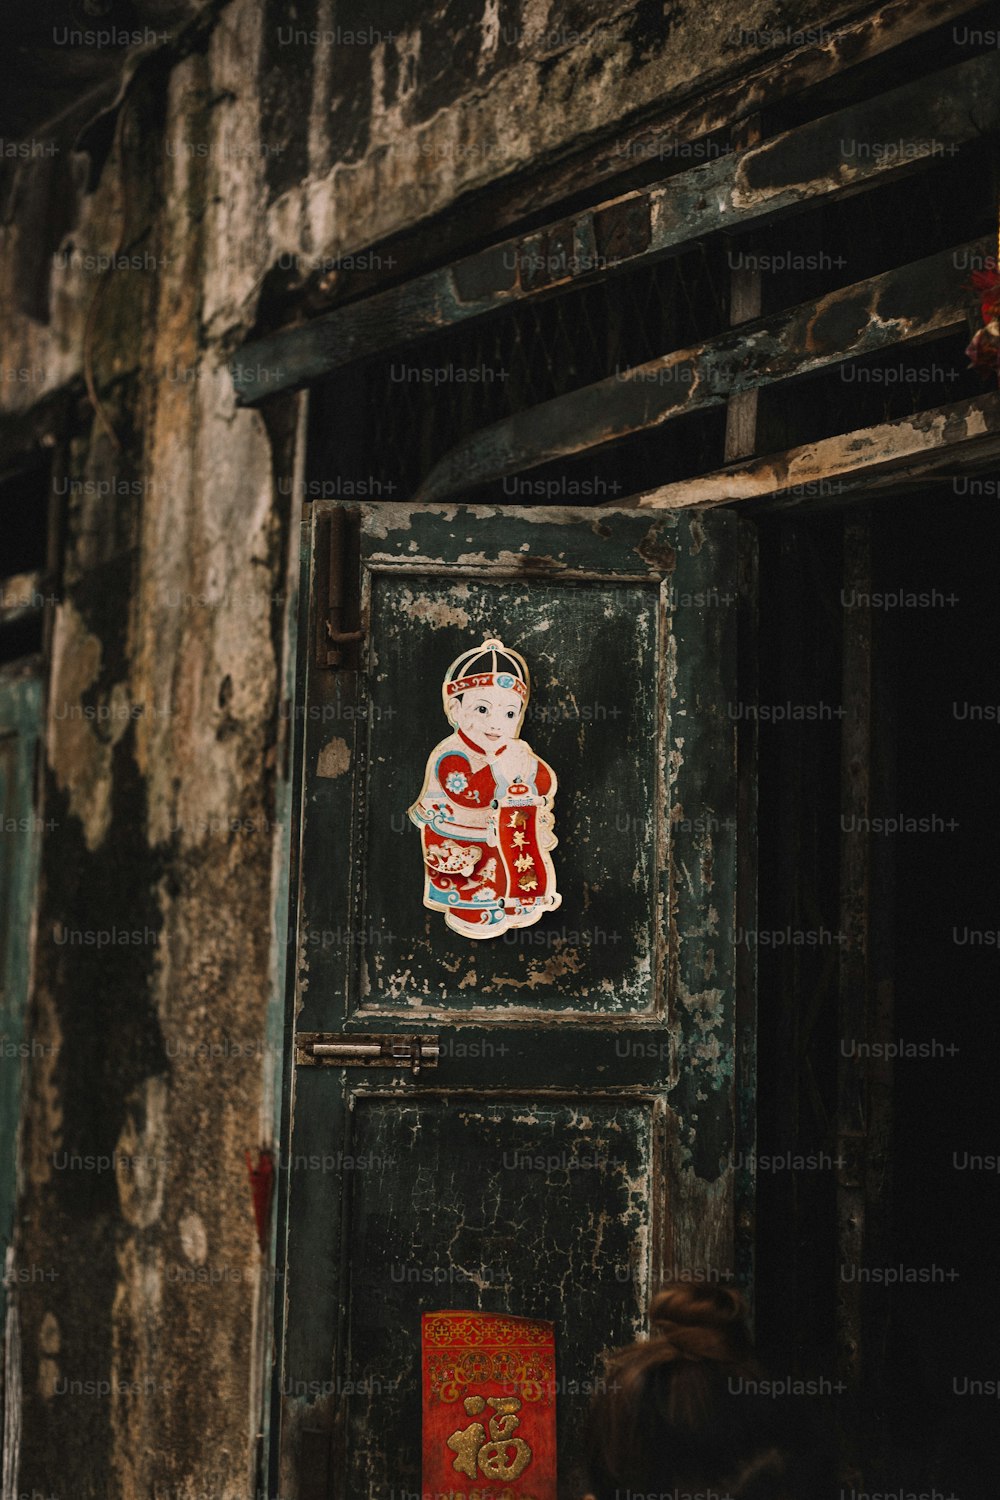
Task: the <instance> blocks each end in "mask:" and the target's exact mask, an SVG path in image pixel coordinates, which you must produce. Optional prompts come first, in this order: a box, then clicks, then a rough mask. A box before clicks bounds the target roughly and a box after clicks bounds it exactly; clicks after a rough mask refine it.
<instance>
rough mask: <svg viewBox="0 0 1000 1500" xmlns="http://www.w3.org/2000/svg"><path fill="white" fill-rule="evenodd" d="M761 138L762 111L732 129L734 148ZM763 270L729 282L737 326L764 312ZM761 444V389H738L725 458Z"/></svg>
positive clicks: (745, 271)
mask: <svg viewBox="0 0 1000 1500" xmlns="http://www.w3.org/2000/svg"><path fill="white" fill-rule="evenodd" d="M760 138H761V119H760V115H759V114H755V115H748V116H747V118H746V119H745V120H741V121H740V122H739V124H738V125H737V126H736V128H735V129H734V130H733V133H732V144H733V150H734V151H746V149H747V148H748V147H749V146H756V144H757V142H758V141H759V140H760ZM761 306H762V299H761V276H760V271H759V270H757V269H756V267H754V268H748V267H745V266H735V267H734V268H733V270H732V272H731V280H730V284H729V323H730V326H731V327H733V328H735V327H736V326H737V324H739V323H747V322H749V321H750V320H751V319H752V318H759V317H760V314H761ZM756 446H757V391H756V390H751V391H737V392H735V394H734V395H732V396H730V398H729V406H728V409H727V411H726V448H725V461H726V463H727V464H728V463H732V462H733V460H734V459H737V458H747V457H748V456H749V455H750V454H751V453H753V451H754V449H755V448H756Z"/></svg>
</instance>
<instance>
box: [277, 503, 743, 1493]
mask: <svg viewBox="0 0 1000 1500" xmlns="http://www.w3.org/2000/svg"><path fill="white" fill-rule="evenodd" d="M741 524H742V523H738V522H737V521H736V519H735V518H734V517H732V516H728V515H722V514H714V515H696V514H694V513H673V514H651V513H647V512H641V511H637V510H635V511H619V512H615V511H608V510H603V509H601V510H576V511H572V510H544V509H534V510H532V509H529V508H513V507H512V508H487V507H482V508H468V507H460V506H449V507H440V506H439V507H435V506H396V505H385V504H382V505H378V504H371V505H366V506H362V507H360V508H359V507H357V506H354V507H351V508H343V507H340V506H338V505H328V504H318V505H317V506H316V507H315V508H314V511H313V514H312V518H311V521H310V523H309V524H308V526H307V528H306V534H305V541H304V551H303V561H304V573H303V590H304V600H305V606H304V611H303V616H302V618H303V622H304V628H303V629H302V630H301V631H300V637H301V641H302V660H301V674H300V683H299V692H298V701H297V703H296V705H295V714H296V717H297V719H298V722H299V726H300V730H301V733H300V738H299V752H298V753H299V755H300V757H301V759H300V768H301V775H300V789H299V793H300V803H301V805H300V808H299V818H300V830H301V835H300V839H299V848H298V857H297V868H296V870H295V871H294V873H293V888H294V891H295V893H296V905H297V928H296V931H295V934H294V941H295V942H296V943H297V966H296V967H297V977H296V983H295V994H294V1006H293V1010H294V1021H293V1022H291V1023H290V1025H291V1028H292V1032H293V1035H292V1036H291V1038H290V1042H291V1047H292V1051H293V1054H294V1058H295V1064H294V1067H293V1068H292V1069H291V1089H290V1098H289V1115H288V1121H289V1124H288V1135H287V1137H286V1142H285V1145H284V1150H283V1153H282V1155H283V1167H284V1172H283V1174H282V1198H281V1210H282V1219H281V1222H282V1224H283V1225H284V1231H285V1238H284V1243H283V1246H282V1250H281V1252H280V1255H281V1257H282V1258H281V1260H280V1264H279V1274H282V1273H283V1277H284V1297H283V1298H282V1299H279V1302H280V1308H279V1339H278V1349H279V1355H278V1357H279V1361H280V1368H279V1370H278V1372H277V1377H276V1381H275V1401H274V1405H273V1408H272V1416H273V1419H274V1421H273V1425H274V1426H276V1427H277V1428H279V1429H280V1443H279V1446H280V1461H279V1462H278V1464H277V1466H276V1469H275V1471H274V1473H273V1476H272V1478H273V1480H274V1481H275V1482H276V1483H277V1485H278V1492H279V1493H280V1494H281V1495H282V1496H295V1497H298V1500H306V1497H311V1496H326V1495H337V1496H341V1495H342V1496H346V1497H351V1500H354V1497H362V1496H364V1497H368V1496H371V1497H382V1500H401V1497H402V1495H403V1494H404V1493H410V1494H415V1493H417V1492H418V1491H419V1490H420V1488H421V1484H420V1415H421V1393H420V1364H419V1361H420V1314H421V1312H422V1310H425V1309H433V1308H478V1309H482V1310H484V1311H507V1312H510V1313H516V1314H523V1315H528V1316H533V1317H542V1318H548V1319H551V1320H553V1322H554V1323H555V1325H556V1340H557V1381H558V1437H559V1463H560V1494H561V1495H565V1496H567V1497H568V1496H572V1495H579V1494H580V1493H581V1489H580V1485H581V1479H582V1476H581V1474H580V1472H579V1464H578V1459H579V1451H580V1442H581V1424H582V1421H583V1418H584V1416H585V1412H586V1406H587V1402H588V1399H589V1396H590V1393H591V1391H592V1390H593V1389H594V1386H595V1382H596V1381H597V1380H598V1379H599V1377H600V1369H599V1355H600V1352H601V1350H602V1349H604V1348H606V1347H609V1346H614V1345H617V1344H621V1343H624V1342H627V1341H629V1340H630V1339H631V1338H632V1337H634V1335H635V1334H636V1333H637V1332H638V1331H640V1330H641V1328H642V1324H643V1316H644V1311H645V1306H646V1302H647V1299H648V1294H649V1291H650V1289H651V1288H653V1287H655V1285H656V1283H657V1282H658V1281H659V1280H661V1279H662V1278H664V1277H666V1276H669V1275H672V1274H680V1275H682V1276H690V1277H692V1278H698V1277H705V1278H713V1279H722V1278H727V1277H729V1276H731V1275H733V1274H734V1272H735V1273H736V1274H737V1275H740V1274H741V1272H742V1271H743V1270H745V1267H741V1266H739V1265H738V1260H739V1257H740V1255H741V1254H742V1253H743V1251H742V1249H741V1245H740V1243H739V1242H740V1237H741V1235H742V1237H743V1240H744V1241H745V1240H746V1238H747V1236H748V1234H749V1233H750V1230H751V1226H750V1223H749V1220H748V1218H747V1214H746V1210H747V1209H748V1199H747V1191H746V1190H747V1186H748V1185H747V1183H746V1182H743V1183H742V1184H741V1183H740V1182H739V1181H737V1180H736V1174H735V1173H734V1152H735V1151H736V1149H737V1148H738V1146H739V1144H740V1142H741V1140H743V1138H742V1137H739V1130H740V1129H741V1128H742V1129H747V1128H748V1121H749V1119H750V1117H751V1113H752V1111H748V1110H747V1108H746V1100H747V1098H748V1097H749V1095H748V1094H747V1093H746V1091H745V1090H744V1091H743V1100H742V1107H743V1125H742V1127H741V1126H740V1124H739V1120H738V1117H739V1114H740V1102H739V1097H738V1096H739V1095H740V1090H739V1089H738V1088H737V1084H738V1081H739V1080H738V1079H737V1075H736V1066H737V1061H736V1060H737V1054H738V1048H737V1045H736V1042H737V1029H738V1027H739V1026H740V1025H742V1024H743V1023H744V1020H745V1016H746V1014H748V1012H745V1007H746V1004H747V1002H748V1000H749V994H748V992H747V985H748V982H749V981H748V976H747V975H744V976H743V979H742V980H740V978H739V976H738V975H737V970H736V951H737V950H736V937H737V923H738V922H740V921H745V920H746V909H745V908H744V909H743V910H742V915H741V908H740V902H741V901H742V900H744V896H743V894H742V893H741V888H740V884H739V882H738V880H737V867H738V857H739V855H740V851H741V839H742V837H743V834H744V829H743V827H742V826H741V814H740V806H741V802H740V798H739V796H738V787H739V774H740V773H739V766H738V740H739V735H740V728H741V725H742V724H743V723H744V722H745V720H744V719H743V716H742V713H741V711H740V710H739V708H738V705H739V701H740V700H739V691H740V688H739V682H738V679H737V647H738V638H739V634H740V628H739V627H740V617H741V609H742V603H741V600H742V599H743V597H744V595H745V590H743V589H741V578H740V572H741V555H743V556H744V562H745V553H744V552H743V549H742V548H741V537H740V526H741ZM328 627H329V628H328ZM355 629H356V630H360V631H361V632H362V638H361V640H360V642H358V643H356V644H354V643H351V642H350V641H347V642H346V643H344V644H341V645H339V646H337V645H334V646H333V647H331V636H330V631H331V630H332V631H333V632H334V633H335V634H341V635H346V636H350V635H351V633H352V631H353V630H355ZM491 636H492V637H499V638H501V639H503V641H504V642H505V644H507V645H509V646H512V647H515V648H516V649H517V650H519V651H520V652H522V653H523V655H524V656H525V658H526V659H527V661H528V664H529V667H530V669H531V671H532V674H533V691H532V697H531V702H530V705H529V709H528V712H527V716H526V719H525V723H524V727H523V731H522V735H523V738H524V739H526V740H528V742H529V743H530V745H531V746H532V748H533V750H535V751H536V752H537V753H538V754H540V755H541V756H542V757H544V759H545V760H547V761H548V763H549V764H550V765H551V766H552V767H553V768H554V769H555V771H556V773H557V776H558V781H559V786H558V794H557V797H556V804H555V817H556V825H555V831H556V834H557V836H558V840H559V842H558V846H557V848H556V849H555V851H554V853H553V858H554V861H555V865H556V869H557V873H558V880H559V887H560V890H561V892H562V905H561V907H560V908H559V909H558V910H557V911H554V912H551V913H549V914H547V915H546V916H544V917H543V918H542V919H541V921H540V922H538V924H537V925H535V926H530V927H526V928H523V929H520V930H518V931H509V932H506V933H504V934H503V935H502V936H501V937H498V938H492V939H488V940H483V941H472V940H470V939H469V938H467V937H466V936H464V934H460V933H456V932H454V931H452V930H450V929H449V928H448V927H447V926H446V925H445V923H444V921H443V920H442V918H441V916H440V915H438V914H437V913H436V912H432V911H430V910H428V909H426V908H425V907H424V905H423V901H422V897H423V867H422V860H421V851H420V837H419V833H418V830H417V829H416V828H414V826H413V825H412V824H411V823H410V821H409V820H408V818H407V815H406V810H407V808H408V806H409V805H410V804H411V803H412V802H414V801H415V800H416V798H417V796H418V794H419V792H420V790H421V785H422V781H423V774H424V766H425V762H426V759H427V756H428V753H429V752H430V750H431V749H432V747H433V746H434V745H435V744H436V743H437V742H438V741H439V740H441V739H442V738H443V737H444V736H445V735H446V734H447V733H448V730H449V726H448V724H447V723H446V721H445V718H444V715H443V713H442V705H441V682H442V678H443V676H444V673H445V670H446V668H447V667H448V666H449V664H450V663H451V662H452V661H453V659H454V658H455V657H457V656H458V655H459V653H460V652H461V651H462V650H463V649H464V648H466V647H471V646H475V645H478V644H479V643H480V642H481V641H482V640H483V639H484V638H486V637H491ZM338 658H339V661H338ZM741 984H742V986H743V988H742V991H741V993H740V996H739V1003H738V993H737V992H738V990H739V989H740V985H741ZM741 1007H743V1008H744V1009H743V1010H741ZM384 1039H389V1040H390V1045H391V1044H394V1045H395V1049H396V1051H397V1053H398V1054H399V1055H398V1057H397V1058H396V1059H395V1061H393V1059H392V1058H384V1057H382V1058H380V1060H379V1064H378V1065H377V1066H371V1065H369V1064H368V1063H366V1060H365V1053H364V1052H363V1051H359V1053H358V1054H357V1055H356V1056H355V1057H353V1058H351V1059H350V1062H349V1064H345V1061H344V1058H345V1054H344V1051H343V1049H344V1048H345V1047H352V1046H360V1047H361V1048H369V1049H372V1050H371V1052H370V1054H369V1055H371V1056H374V1054H375V1052H377V1050H378V1047H379V1046H380V1045H381V1044H382V1042H383V1040H384ZM421 1039H422V1048H423V1051H422V1058H423V1060H422V1063H421V1066H420V1068H419V1070H418V1071H416V1072H415V1071H414V1070H413V1067H412V1061H411V1059H412V1057H413V1055H414V1054H417V1055H418V1056H419V1055H420V1047H421ZM324 1048H326V1049H327V1050H326V1051H324ZM348 1056H349V1054H348ZM740 1059H741V1063H742V1054H740ZM387 1064H388V1065H387ZM743 1144H746V1142H745V1141H743ZM744 1200H746V1201H744ZM456 1477H460V1476H456Z"/></svg>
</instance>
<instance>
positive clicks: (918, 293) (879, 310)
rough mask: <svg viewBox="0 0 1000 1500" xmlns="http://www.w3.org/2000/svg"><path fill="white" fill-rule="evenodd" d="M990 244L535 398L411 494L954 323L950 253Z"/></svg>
mask: <svg viewBox="0 0 1000 1500" xmlns="http://www.w3.org/2000/svg"><path fill="white" fill-rule="evenodd" d="M991 243H992V242H991V240H989V239H987V238H984V239H982V240H976V241H974V242H973V243H971V244H969V245H963V246H961V247H958V248H952V249H950V250H942V251H938V253H937V254H935V255H929V256H926V257H925V258H924V259H923V260H919V261H914V262H912V263H911V264H909V265H906V266H900V267H897V268H895V269H893V270H891V271H885V272H883V273H882V275H880V276H873V277H870V278H869V279H867V280H865V281H859V282H856V283H854V284H853V285H852V286H847V287H838V288H837V289H836V290H835V291H832V292H827V293H826V294H825V295H824V296H822V297H818V298H816V299H815V300H814V301H811V302H806V303H803V304H802V305H801V306H799V307H794V308H786V309H784V310H783V311H782V312H780V313H775V314H772V315H771V316H769V317H767V318H761V319H758V320H756V321H755V322H753V323H743V324H740V325H739V326H738V327H734V328H731V329H727V330H726V332H725V333H722V334H719V335H717V336H716V337H715V338H714V339H710V340H708V341H707V342H706V343H704V344H702V345H699V346H697V347H695V348H690V349H679V350H674V351H673V352H671V353H670V354H665V355H662V356H660V357H659V358H657V359H653V360H649V361H648V362H647V363H645V364H642V365H637V366H635V367H634V368H633V369H630V370H625V371H622V372H621V373H620V374H616V375H612V376H609V377H608V378H607V379H605V380H600V381H597V382H596V383H595V384H593V385H588V386H583V387H581V388H580V389H579V390H576V391H570V392H568V393H567V394H566V395H565V396H556V397H554V398H553V399H552V400H551V401H543V402H540V403H539V405H537V406H533V407H530V408H529V409H528V410H527V411H523V412H518V413H516V414H515V415H514V416H513V417H507V418H505V419H504V420H503V421H502V422H496V423H494V424H493V425H492V426H490V427H486V428H483V429H482V430H480V431H479V432H475V433H473V434H472V435H471V436H470V437H468V438H466V439H464V440H463V441H462V442H459V443H457V444H456V445H455V447H454V448H452V449H450V450H449V452H448V453H447V454H446V455H445V456H444V458H443V459H442V460H441V461H440V463H438V464H437V465H436V466H435V467H434V468H433V469H432V470H431V472H430V474H428V476H427V478H426V479H425V480H424V482H423V484H422V485H421V487H420V490H419V491H418V493H417V495H416V497H415V498H417V499H418V500H425V501H432V500H444V499H448V498H450V497H451V496H453V495H459V494H461V493H462V492H463V491H464V492H466V493H468V491H469V490H470V489H473V488H475V487H476V486H477V485H480V484H484V483H488V482H490V481H494V480H498V479H502V478H504V477H506V476H507V475H509V474H516V473H521V472H523V471H524V470H526V469H531V468H536V467H537V466H538V465H539V464H543V463H550V462H551V461H553V460H555V459H566V458H572V457H575V456H576V455H578V454H581V453H585V452H592V451H594V450H596V449H599V448H602V447H604V446H606V445H607V444H608V443H614V442H619V441H620V440H621V439H622V438H625V437H630V436H633V435H634V434H636V433H639V432H645V431H648V430H650V429H651V428H654V427H659V426H661V425H662V424H663V423H665V422H668V421H672V420H673V419H675V418H677V417H681V416H685V415H689V414H690V413H692V412H696V411H706V410H708V409H709V408H711V407H716V406H721V405H724V404H725V403H726V402H727V400H730V398H731V397H732V396H733V395H734V394H737V393H741V392H747V391H756V390H757V389H759V388H760V387H761V386H764V385H769V384H771V383H772V382H773V381H776V380H788V379H790V378H792V377H794V376H802V375H808V374H811V373H814V372H815V371H817V370H820V369H823V368H824V367H826V366H829V365H833V364H839V363H841V362H842V361H843V360H845V359H849V358H852V357H856V356H858V355H863V354H872V353H875V352H878V351H880V350H885V349H888V348H892V347H893V346H894V345H897V344H901V343H904V342H911V341H913V340H918V339H926V338H931V337H934V336H940V335H943V334H945V333H947V332H948V331H949V330H951V329H955V328H961V327H963V326H964V324H965V321H966V313H967V304H968V300H969V299H968V294H967V292H966V291H965V289H964V288H963V286H962V285H961V282H960V281H959V278H958V276H957V273H956V271H955V265H956V263H957V259H958V256H959V255H960V254H961V255H964V256H966V257H968V258H969V263H971V264H975V263H976V262H975V260H973V259H972V257H974V256H985V255H987V254H988V253H989V251H990V248H991ZM904 310H905V311H904Z"/></svg>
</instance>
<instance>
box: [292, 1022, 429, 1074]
mask: <svg viewBox="0 0 1000 1500" xmlns="http://www.w3.org/2000/svg"><path fill="white" fill-rule="evenodd" d="M440 1055H441V1046H440V1042H439V1040H438V1038H437V1037H436V1036H398V1035H394V1036H358V1035H357V1034H355V1033H353V1032H333V1031H303V1032H300V1033H299V1035H298V1036H297V1037H296V1039H295V1061H296V1062H297V1063H298V1064H299V1066H300V1067H303V1068H321V1067H334V1068H409V1070H410V1072H411V1073H412V1074H413V1077H414V1078H416V1077H417V1075H418V1073H419V1072H420V1070H421V1068H423V1067H427V1068H436V1067H437V1065H438V1058H439V1056H440Z"/></svg>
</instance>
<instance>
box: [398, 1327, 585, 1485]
mask: <svg viewBox="0 0 1000 1500" xmlns="http://www.w3.org/2000/svg"><path fill="white" fill-rule="evenodd" d="M421 1333H422V1344H423V1385H424V1454H423V1458H424V1462H423V1500H556V1378H555V1376H556V1350H555V1330H554V1327H553V1325H552V1324H551V1323H544V1322H538V1321H535V1320H534V1319H532V1318H513V1317H509V1316H508V1315H507V1314H506V1313H480V1312H436V1313H424V1315H423V1323H422V1329H421Z"/></svg>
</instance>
